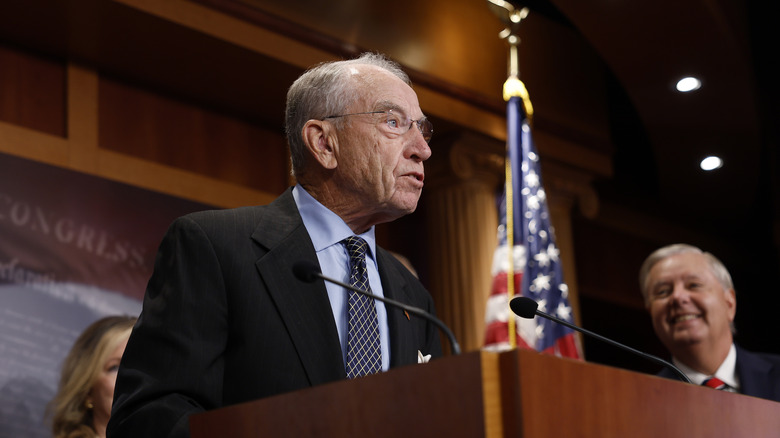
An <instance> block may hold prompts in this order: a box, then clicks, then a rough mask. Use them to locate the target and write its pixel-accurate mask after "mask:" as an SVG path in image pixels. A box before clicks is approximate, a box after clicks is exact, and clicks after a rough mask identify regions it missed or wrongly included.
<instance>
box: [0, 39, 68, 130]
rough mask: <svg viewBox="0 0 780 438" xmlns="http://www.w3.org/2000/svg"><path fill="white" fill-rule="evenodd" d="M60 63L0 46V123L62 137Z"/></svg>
mask: <svg viewBox="0 0 780 438" xmlns="http://www.w3.org/2000/svg"><path fill="white" fill-rule="evenodd" d="M65 69H66V65H65V63H64V62H58V61H53V60H50V59H46V58H41V57H37V56H35V55H33V54H30V53H25V52H21V51H18V50H16V49H13V48H11V47H10V46H4V45H0V120H2V121H4V122H8V123H12V124H14V125H18V126H22V127H25V128H30V129H33V130H36V131H40V132H44V133H47V134H52V135H56V136H59V137H65V136H66V128H65V125H66V117H65V99H66V93H65V81H66V74H65Z"/></svg>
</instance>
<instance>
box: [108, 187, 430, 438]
mask: <svg viewBox="0 0 780 438" xmlns="http://www.w3.org/2000/svg"><path fill="white" fill-rule="evenodd" d="M376 257H377V264H378V267H379V275H380V277H381V279H382V287H383V290H384V294H385V295H386V296H387V297H389V298H392V299H395V300H398V301H401V302H404V303H406V304H409V305H412V306H416V307H419V308H422V309H425V310H427V311H429V312H431V313H434V312H435V309H434V305H433V302H432V299H431V297H430V295H429V294H428V292H427V291H426V290H425V289H424V287H423V286H422V285H421V284H420V282H419V281H417V279H416V278H415V277H414V276H413V275H412V274H411V273H409V271H408V270H407V269H406V268H404V267H403V265H401V263H400V262H399V261H398V260H397V259H396V258H395V257H393V256H392V255H390V254H389V253H388V252H386V251H384V250H382V249H381V248H377V254H376ZM299 260H306V261H308V262H311V263H314V264H315V265H317V266H318V261H317V256H316V254H315V251H314V246H313V244H312V242H311V239H310V238H309V235H308V233H307V231H306V228H305V227H304V225H303V222H302V220H301V217H300V214H299V213H298V209H297V207H296V205H295V202H294V200H293V197H292V191H291V190H288V191H287V192H285V193H284V194H283V195H282V196H280V197H279V198H278V199H277V200H275V201H274V202H273V203H271V204H270V205H268V206H259V207H242V208H237V209H230V210H220V211H206V212H199V213H194V214H190V215H187V216H184V217H182V218H179V219H177V220H176V221H175V222H174V223H173V224H172V225H171V227H170V229H169V230H168V232H167V234H166V235H165V237H164V238H163V241H162V243H161V245H160V249H159V252H158V254H157V258H156V260H155V268H154V273H153V274H152V277H151V279H150V280H149V284H148V287H147V290H146V295H145V297H144V302H143V311H142V313H141V316H140V318H139V320H138V323H137V325H136V327H135V328H134V330H133V333H132V335H131V337H130V340H129V342H128V345H127V349H126V350H125V354H124V357H123V358H122V364H121V366H120V369H119V375H118V378H117V385H116V391H115V402H114V409H113V413H112V417H111V421H110V424H109V426H108V436H109V437H112V438H119V437H135V438H137V437H145V438H148V437H186V436H189V425H188V417H189V415H190V414H192V413H196V412H200V411H203V410H209V409H214V408H218V407H221V406H226V405H230V404H235V403H240V402H245V401H249V400H254V399H257V398H261V397H267V396H271V395H274V394H279V393H283V392H287V391H292V390H296V389H301V388H306V387H310V386H313V385H319V384H322V383H326V382H332V381H336V380H339V379H345V378H346V373H345V370H344V363H343V359H342V354H341V346H340V343H339V340H338V333H337V330H336V324H335V322H334V319H333V312H332V311H331V307H330V301H329V300H328V295H327V291H326V289H325V284H324V282H322V281H317V282H315V283H303V282H301V281H299V280H297V279H296V278H295V277H294V276H293V274H292V271H291V266H292V265H293V263H295V262H296V261H299ZM387 314H388V325H389V329H390V355H391V367H398V366H402V365H407V364H416V363H417V351H418V350H419V351H421V352H422V353H423V354H431V355H432V356H433V357H439V356H441V354H442V352H441V344H440V339H439V333H438V329H437V328H436V326H435V325H432V324H430V323H427V322H426V321H425V320H423V319H420V318H416V317H414V316H412V317H411V318H407V316H405V315H404V313H403V311H399V310H398V309H394V308H392V307H390V306H387Z"/></svg>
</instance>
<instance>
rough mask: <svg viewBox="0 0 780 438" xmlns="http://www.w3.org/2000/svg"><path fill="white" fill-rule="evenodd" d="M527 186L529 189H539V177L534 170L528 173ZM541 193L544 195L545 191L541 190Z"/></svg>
mask: <svg viewBox="0 0 780 438" xmlns="http://www.w3.org/2000/svg"><path fill="white" fill-rule="evenodd" d="M525 184H526V185H527V186H528V187H539V175H537V174H536V172H534V171H533V170H532V171H530V172H529V173H528V175H526V176H525ZM539 191H541V192H542V194H544V191H542V190H541V189H539Z"/></svg>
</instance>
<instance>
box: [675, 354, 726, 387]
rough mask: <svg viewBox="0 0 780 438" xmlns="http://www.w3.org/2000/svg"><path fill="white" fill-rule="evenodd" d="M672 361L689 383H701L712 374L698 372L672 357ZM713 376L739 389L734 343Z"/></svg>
mask: <svg viewBox="0 0 780 438" xmlns="http://www.w3.org/2000/svg"><path fill="white" fill-rule="evenodd" d="M672 362H674V364H675V365H676V366H677V368H679V369H680V371H682V372H683V373H685V375H686V376H688V378H689V379H690V380H691V383H694V384H696V385H701V384H702V383H704V381H705V380H707V379H708V378H710V377H712V376H708V375H707V374H704V373H700V372H698V371H696V370H694V369H693V368H691V367H689V366H687V365H685V364H684V363H682V362H680V361H679V360H677V358H675V357H673V358H672ZM714 376H715V377H717V378H718V379H720V380H721V381H723V383H725V384H726V385H729V387H731V388H733V389H735V390H739V379H737V349H736V347H735V346H734V344H731V348H730V349H729V354H727V355H726V359H725V360H724V361H723V363H721V364H720V367H719V368H718V370H717V371H715V374H714Z"/></svg>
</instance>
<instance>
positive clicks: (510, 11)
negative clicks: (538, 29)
mask: <svg viewBox="0 0 780 438" xmlns="http://www.w3.org/2000/svg"><path fill="white" fill-rule="evenodd" d="M487 2H488V6H489V7H490V10H491V11H492V12H493V13H494V14H495V15H496V16H497V17H498V18H499V20H501V22H502V23H504V25H505V26H506V27H505V28H504V30H502V31H501V32H499V34H498V37H499V38H501V39H502V40H506V41H507V43H509V63H508V64H509V66H508V70H509V74H508V77H507V80H506V82H504V100H506V101H508V100H509V99H510V98H512V97H519V98H521V99H522V100H523V107H524V109H525V113H526V116H527V117H528V118H529V120H530V119H531V116H532V115H533V106H532V105H531V99H530V97H529V96H528V90H527V89H526V88H525V85H524V84H523V82H522V81H521V80H520V61H519V58H518V56H517V46H518V45H519V44H520V36H519V35H518V34H519V32H520V22H521V21H523V19H524V18H525V17H527V16H528V8H527V7H523V8H519V9H518V8H516V7H515V5H513V4H512V3H510V2H507V1H504V0H487Z"/></svg>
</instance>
